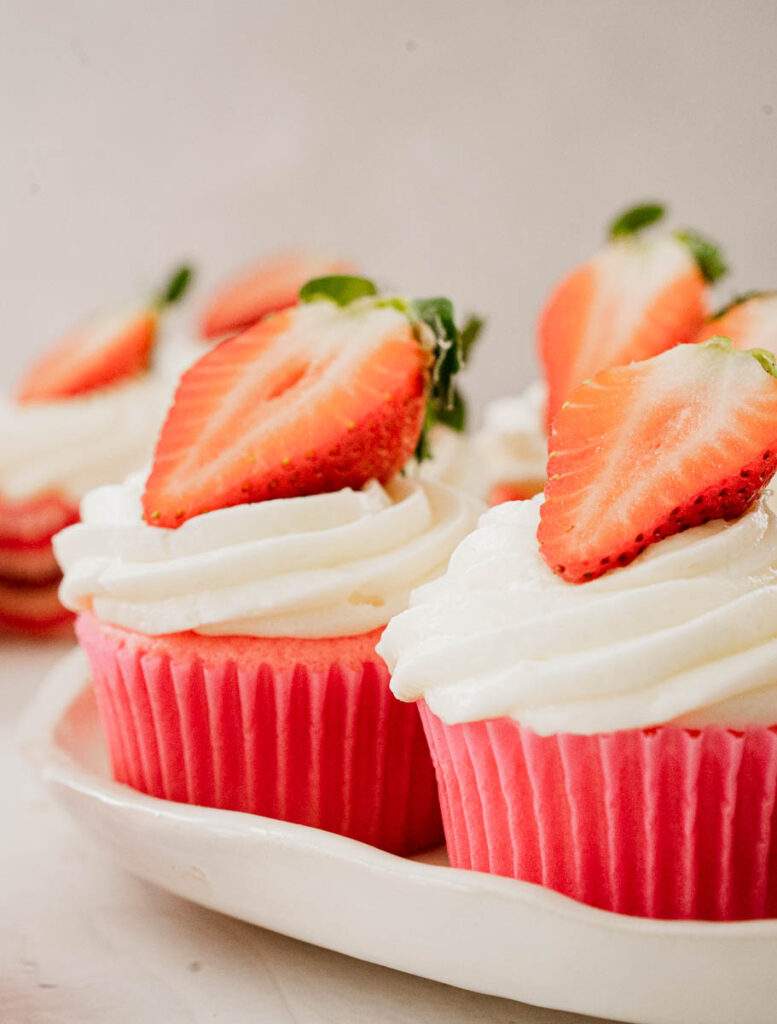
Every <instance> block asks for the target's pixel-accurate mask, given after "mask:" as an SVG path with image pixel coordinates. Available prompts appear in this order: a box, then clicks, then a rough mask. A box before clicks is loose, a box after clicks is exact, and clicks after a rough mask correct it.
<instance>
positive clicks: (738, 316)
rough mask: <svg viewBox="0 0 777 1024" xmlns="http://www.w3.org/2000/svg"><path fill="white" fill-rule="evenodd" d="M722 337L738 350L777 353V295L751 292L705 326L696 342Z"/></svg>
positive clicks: (731, 304)
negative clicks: (754, 349)
mask: <svg viewBox="0 0 777 1024" xmlns="http://www.w3.org/2000/svg"><path fill="white" fill-rule="evenodd" d="M721 334H722V335H724V336H725V337H727V338H730V339H731V341H732V344H733V345H734V348H740V349H746V348H765V349H766V350H767V351H768V352H774V353H777V292H749V293H748V294H747V295H742V296H741V297H740V298H738V299H735V300H734V301H733V302H731V303H729V305H728V306H726V307H725V309H722V310H721V311H720V312H719V313H716V314H715V316H714V317H712V318H711V319H710V320H708V321H707V323H705V324H704V326H703V327H702V328H701V330H700V331H699V333H698V334H697V335H696V337H695V338H694V341H707V340H708V339H709V338H713V337H715V336H716V335H717V336H719V335H721Z"/></svg>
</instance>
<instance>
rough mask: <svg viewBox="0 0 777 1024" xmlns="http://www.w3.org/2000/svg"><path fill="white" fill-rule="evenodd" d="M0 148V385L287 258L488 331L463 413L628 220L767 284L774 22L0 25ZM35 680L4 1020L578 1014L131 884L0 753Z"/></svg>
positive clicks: (708, 9) (740, 16)
mask: <svg viewBox="0 0 777 1024" xmlns="http://www.w3.org/2000/svg"><path fill="white" fill-rule="evenodd" d="M0 126H1V127H2V141H1V142H0V323H2V330H1V331H0V371H1V372H2V378H3V382H4V385H5V386H6V387H10V386H11V382H12V380H13V378H14V377H15V376H16V375H17V374H18V373H19V372H20V370H21V369H22V367H23V366H24V365H25V364H26V363H27V362H28V361H29V359H30V356H31V354H32V353H34V352H36V351H38V350H40V349H42V348H43V347H44V346H45V345H46V344H48V343H50V341H51V340H52V339H53V338H54V337H55V336H56V335H57V334H58V333H59V332H61V331H62V330H63V329H64V328H66V327H67V326H69V325H70V323H71V322H72V321H73V320H77V319H79V318H80V317H82V316H83V315H84V314H85V313H87V312H89V311H91V310H93V309H95V308H99V307H100V306H105V305H111V304H112V303H114V302H116V301H120V300H122V299H124V298H125V297H131V296H133V295H134V294H135V293H136V292H137V291H138V290H140V291H141V292H142V291H143V290H145V289H150V288H152V287H154V286H155V284H156V282H157V281H158V279H159V277H160V276H161V275H163V274H164V273H165V272H166V271H167V270H168V269H169V268H170V267H171V266H172V265H173V264H174V263H175V262H176V261H177V260H178V259H179V258H181V257H186V258H191V259H193V260H194V261H195V262H196V263H197V265H198V266H199V268H200V271H201V276H200V289H199V292H198V293H196V294H195V296H194V298H193V301H192V306H191V312H190V313H189V315H190V316H192V317H193V316H194V314H195V313H196V310H197V306H198V304H199V303H201V301H202V297H203V295H204V294H205V293H206V292H207V289H208V287H209V286H210V285H212V284H213V283H214V282H216V281H217V280H219V279H220V278H221V277H223V276H224V275H226V274H228V273H229V272H230V271H231V270H232V269H234V268H239V267H240V266H241V265H242V264H245V263H246V262H251V261H252V260H253V259H255V258H257V257H258V256H260V255H261V254H262V253H263V252H266V251H267V250H270V249H273V248H275V247H278V246H286V245H289V244H295V243H296V244H302V245H305V244H307V245H311V246H315V247H325V248H328V249H332V250H335V251H337V252H340V253H342V254H343V255H344V256H347V257H350V258H352V259H354V260H356V261H358V262H359V263H360V264H361V266H362V267H363V268H364V269H365V271H367V272H368V273H370V274H373V275H374V276H376V277H378V278H380V279H384V280H386V281H390V282H393V283H395V284H396V285H397V286H398V287H400V288H401V289H402V290H406V291H408V292H414V293H417V294H423V293H439V292H442V293H445V294H449V295H451V296H452V297H453V298H454V299H455V300H456V301H457V303H458V304H459V305H460V306H461V307H462V308H466V309H478V310H483V311H484V312H485V313H486V314H487V315H488V317H489V321H490V333H489V337H488V340H487V341H486V342H485V343H484V345H483V347H482V349H481V351H480V352H479V353H478V356H477V358H476V361H475V365H474V366H473V369H472V372H471V379H470V388H471V391H472V393H473V395H474V397H475V399H476V403H477V404H479V405H482V403H483V402H484V401H485V400H486V399H487V398H489V397H492V396H494V395H496V394H500V393H504V392H508V391H510V390H515V389H517V387H518V386H519V385H521V384H522V383H525V382H526V381H527V380H528V379H529V378H530V376H531V375H532V374H533V372H534V370H533V339H532V325H533V322H534V318H535V315H536V311H537V308H538V306H539V304H540V303H541V301H542V299H543V297H544V295H545V294H546V292H547V290H548V289H549V288H550V287H551V285H552V284H553V283H554V281H555V280H556V279H557V278H558V276H559V275H560V274H561V273H562V272H563V271H564V270H565V269H567V268H569V267H570V266H571V265H573V264H574V263H575V262H577V261H579V260H580V259H582V258H584V257H585V255H586V254H587V253H588V252H589V251H590V250H591V248H592V247H593V246H594V245H595V244H597V242H598V240H599V238H600V237H601V232H602V228H603V225H604V224H605V223H606V221H607V220H608V219H609V218H610V216H611V215H612V214H613V213H614V212H615V211H617V210H618V208H619V207H621V206H623V205H624V204H626V203H628V202H630V201H631V200H632V199H640V198H645V197H658V198H664V199H666V200H668V201H669V202H670V203H671V205H672V207H673V208H674V210H675V212H676V215H677V218H678V222H679V223H681V224H690V225H694V226H697V227H699V228H704V229H706V230H707V231H709V232H710V233H711V234H712V235H713V236H715V237H717V238H718V239H720V241H722V242H723V243H725V247H726V251H727V253H728V255H729V258H730V261H731V263H732V264H733V265H734V267H735V268H736V273H735V275H734V276H733V278H732V280H731V281H730V282H728V283H727V284H726V285H725V286H724V287H723V289H722V291H721V298H722V297H725V296H726V295H727V294H729V293H730V292H731V291H732V290H735V289H736V290H741V289H743V288H749V287H775V286H777V200H776V198H775V185H776V183H777V3H775V2H773V0H765V2H758V0H745V2H742V0H740V2H733V0H732V2H711V0H710V2H708V0H695V2H689V0H685V2H684V0H654V2H650V3H647V2H646V3H639V2H635V0H619V2H618V0H607V2H603V0H591V2H586V0H560V2H559V0H556V2H552V0H544V2H543V0H537V2H521V0H504V2H499V0H479V2H461V0H459V2H453V0H449V2H442V0H440V2H426V3H424V2H421V0H393V2H391V3H371V2H369V0H307V2H301V0H286V2H280V0H279V2H266V0H245V2H238V0H219V2H215V0H213V2H212V0H199V2H193V0H189V2H185V0H155V2H148V0H133V2H132V3H129V2H122V3H119V2H115V0H103V2H97V0H94V2H67V0H65V2H54V0H50V2H36V0H27V2H19V3H16V2H9V0H0ZM51 657H53V652H50V653H49V654H47V653H38V654H34V653H33V652H31V651H30V650H28V649H25V648H23V647H21V646H19V645H17V644H10V645H9V644H6V645H5V646H4V647H3V648H0V658H2V670H3V671H2V679H1V680H0V684H1V685H2V694H3V696H2V701H1V702H0V740H1V741H2V743H1V745H0V754H1V755H2V760H1V762H0V769H1V770H2V787H0V791H1V794H2V809H1V810H0V814H1V815H2V818H3V821H4V823H5V824H6V826H7V827H6V828H5V829H4V832H3V837H2V840H0V853H1V855H2V862H1V863H0V879H1V880H0V898H1V899H2V906H3V910H2V918H3V920H2V925H1V926H0V936H1V941H0V1019H2V1021H3V1024H49V1022H51V1024H54V1022H56V1024H63V1022H72V1024H92V1022H96V1024H102V1022H106V1024H107V1022H110V1024H124V1022H125V1021H126V1022H127V1024H129V1022H132V1024H135V1022H142V1024H151V1022H153V1024H157V1022H159V1024H179V1022H181V1024H184V1022H186V1024H188V1022H197V1024H199V1022H205V1021H219V1022H228V1024H243V1022H246V1021H249V1020H251V1021H253V1020H256V1021H268V1022H272V1024H276V1022H281V1024H286V1022H300V1024H309V1022H316V1024H318V1022H325V1021H326V1022H333V1024H342V1022H361V1021H376V1022H383V1021H391V1022H397V1024H399V1022H402V1024H404V1022H413V1024H419V1022H434V1024H437V1022H440V1024H442V1022H445V1024H465V1022H467V1024H469V1022H476V1021H484V1022H485V1021H489V1022H494V1024H502V1022H508V1021H509V1022H513V1024H517V1022H524V1021H526V1022H532V1024H540V1022H542V1024H544V1022H548V1024H549V1022H550V1021H551V1020H552V1021H554V1022H559V1024H560V1022H561V1021H562V1020H563V1021H567V1020H569V1021H571V1020H572V1018H570V1017H561V1016H556V1015H552V1014H546V1013H544V1012H542V1011H533V1010H527V1009H525V1008H521V1007H518V1006H517V1005H512V1004H508V1003H503V1002H500V1001H496V1000H489V999H484V998H481V997H477V996H471V995H468V994H465V993H460V992H457V991H456V990H453V989H447V988H444V987H442V986H435V985H432V984H431V983H425V982H421V981H418V980H415V979H412V978H409V977H407V976H403V975H397V974H392V973H391V972H387V971H383V970H381V969H379V968H373V967H370V966H368V965H359V964H356V963H354V962H352V961H347V960H345V959H344V958H341V957H336V956H334V955H333V954H328V953H324V952H322V951H317V950H314V949H312V948H311V947H306V946H303V945H301V944H299V943H294V942H291V941H290V940H286V939H282V938H279V937H276V936H272V935H270V934H269V933H266V932H261V931H259V930H255V929H251V928H248V927H247V926H243V925H240V924H238V923H235V922H230V921H228V920H226V919H224V918H220V917H218V916H216V915H212V914H208V913H207V912H205V911H201V910H197V909H195V908H188V907H187V906H186V905H185V904H183V903H181V902H180V901H177V900H174V899H173V898H172V897H166V896H164V895H161V894H159V893H155V892H153V891H152V890H150V889H148V888H146V887H145V886H142V885H141V884H140V883H136V882H134V881H132V880H130V879H128V878H126V877H124V876H123V875H122V874H121V873H120V872H118V871H116V870H115V869H113V868H112V867H111V866H110V865H108V864H107V863H106V862H105V861H104V860H103V859H102V858H100V857H99V856H98V855H97V854H96V853H94V852H92V851H91V849H90V848H89V847H88V846H87V845H86V843H85V842H83V841H82V840H81V838H80V837H79V836H77V835H76V834H75V832H74V831H73V829H72V827H71V826H70V825H69V824H67V823H66V822H65V821H64V819H62V818H60V816H59V812H57V811H56V810H55V809H54V808H52V807H51V806H50V804H49V803H48V801H46V800H45V799H44V798H43V796H42V795H41V794H40V793H39V792H38V791H37V789H36V788H35V786H34V784H33V783H32V782H31V781H30V780H29V779H28V778H27V777H26V775H25V774H24V772H23V770H22V768H21V765H20V764H19V762H18V760H17V759H16V757H15V756H14V755H13V754H12V753H11V751H10V736H11V732H12V728H13V723H14V721H15V718H16V716H17V714H18V712H19V710H20V709H21V707H22V705H23V704H24V703H25V700H26V699H27V698H28V696H29V694H30V693H31V692H32V690H33V689H34V687H35V685H36V682H37V673H39V671H40V668H41V666H42V664H43V662H44V661H45V660H47V659H48V660H50V658H51ZM377 926H379V922H376V927H377ZM194 963H197V964H199V965H200V966H199V968H196V969H195V968H193V967H192V964H194ZM560 969H563V967H562V965H560ZM603 983H606V979H603Z"/></svg>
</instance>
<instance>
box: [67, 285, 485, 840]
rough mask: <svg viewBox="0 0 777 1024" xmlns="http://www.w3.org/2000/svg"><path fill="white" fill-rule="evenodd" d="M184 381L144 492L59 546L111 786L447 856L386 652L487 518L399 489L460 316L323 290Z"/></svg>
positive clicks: (104, 508) (477, 506) (100, 495)
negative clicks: (426, 586)
mask: <svg viewBox="0 0 777 1024" xmlns="http://www.w3.org/2000/svg"><path fill="white" fill-rule="evenodd" d="M300 300H301V301H300V303H299V304H298V305H297V306H295V307H294V308H291V309H287V310H285V311H284V312H281V313H276V314H272V315H270V316H266V317H265V318H264V319H262V320H261V321H259V322H258V323H256V324H254V325H253V326H252V327H250V328H248V329H247V330H246V331H244V332H242V333H240V334H238V335H235V336H234V337H232V338H229V339H227V340H226V341H223V342H222V343H221V344H220V345H217V346H216V347H215V348H214V349H212V350H211V351H210V352H208V353H207V354H206V355H204V356H203V357H202V359H201V360H200V361H199V362H198V363H196V364H195V365H194V366H193V367H191V368H190V369H189V370H188V371H187V372H186V373H185V374H184V376H183V378H182V380H181V383H180V386H179V388H178V391H177V393H176V398H175V402H174V404H173V406H172V408H171V410H170V413H169V415H168V419H167V421H166V423H165V426H164V428H163V430H162V432H161V435H160V439H159V443H158V445H157V448H156V452H155V456H154V461H153V466H152V469H151V473H150V475H149V476H148V479H147V480H144V479H143V478H142V477H140V476H139V475H135V476H134V477H131V478H129V479H128V480H127V481H126V482H125V483H124V484H122V485H120V486H115V487H107V488H101V489H98V490H96V491H94V492H92V493H91V494H89V495H88V496H87V497H86V499H85V500H84V502H83V505H82V512H83V521H82V523H80V524H79V525H76V526H72V527H70V528H69V529H66V530H65V531H63V532H62V533H60V534H59V535H58V536H57V538H56V540H55V545H56V551H57V555H58V558H59V561H60V564H61V565H62V567H63V569H64V573H65V576H64V582H63V585H62V591H61V593H62V596H63V600H64V601H65V603H66V604H67V605H68V607H69V608H71V609H73V610H74V611H77V612H79V613H80V615H79V621H78V625H77V632H78V635H79V638H80V640H81V643H82V645H83V647H84V649H85V651H86V653H87V655H88V657H89V660H90V662H91V667H92V673H93V679H94V684H95V689H96V693H97V697H98V703H99V707H100V713H101V718H102V722H103V726H104V729H105V733H106V737H107V741H108V747H109V751H110V755H111V760H112V764H113V770H114V774H115V777H116V778H117V779H118V780H119V781H121V782H125V783H128V784H129V785H131V786H133V787H135V788H136V789H139V790H141V791H143V792H145V793H149V794H152V795H154V796H157V797H162V798H167V799H171V800H177V801H183V802H189V803H194V804H201V805H206V806H213V807H221V808H227V809H232V810H239V811H246V812H251V813H256V814H261V815H266V816H270V817H276V818H281V819H283V820H287V821H292V822H296V823H299V824H305V825H311V826H315V827H318V828H323V829H326V830H328V831H332V832H338V833H340V834H342V835H346V836H350V837H352V838H355V839H359V840H362V841H364V842H369V843H371V844H373V845H375V846H379V847H382V848H384V849H387V850H391V851H393V852H397V853H411V852H413V851H414V850H420V849H423V848H425V847H427V846H431V845H434V844H436V843H437V842H439V841H440V839H441V837H442V827H441V820H440V809H439V801H438V798H437V792H436V786H435V781H434V773H433V769H432V764H431V759H430V755H429V751H428V747H427V745H426V742H425V740H424V736H423V731H422V727H421V723H420V718H419V716H418V713H417V710H416V709H415V708H413V707H412V706H409V705H403V704H401V703H400V702H398V701H396V700H394V698H393V697H392V696H391V693H390V691H389V676H388V673H387V671H386V668H385V665H384V664H383V662H382V661H381V659H380V658H378V656H377V655H376V653H375V644H376V643H377V641H378V639H379V638H380V635H381V632H382V630H383V628H384V626H385V625H386V623H387V622H388V620H389V619H390V618H391V616H392V615H394V614H395V613H397V612H398V611H401V610H402V609H403V608H405V607H406V605H407V601H408V595H409V593H410V591H411V589H413V587H415V586H417V585H419V584H421V583H423V582H425V581H428V580H430V579H433V578H435V577H437V576H439V575H440V574H441V573H442V572H443V571H444V570H445V567H446V565H447V562H448V558H449V556H450V554H451V552H452V551H453V549H454V548H455V546H456V545H457V544H458V543H459V541H460V540H461V539H462V538H463V537H464V536H466V534H467V533H468V532H469V531H470V530H471V529H472V528H473V527H474V525H475V522H476V519H477V516H478V515H479V513H480V511H481V510H482V509H483V507H484V506H483V505H482V503H480V502H478V501H476V500H474V499H472V498H470V497H469V496H467V495H465V494H464V493H462V492H460V491H457V490H455V489H453V488H450V487H446V486H444V485H441V484H439V483H433V482H430V481H429V480H427V479H424V478H423V477H418V476H416V475H413V474H409V473H404V472H403V470H404V468H405V466H406V464H407V462H408V459H410V458H411V457H413V455H414V453H415V456H416V457H419V458H420V457H422V456H423V455H424V454H426V453H427V450H428V439H427V437H426V432H427V431H429V430H431V429H433V428H434V425H435V424H436V423H439V421H441V420H445V419H446V418H447V417H449V415H450V414H451V413H452V410H453V408H454V405H455V397H454V396H455V389H454V378H455V374H456V373H457V371H458V369H459V366H460V363H461V360H462V342H461V332H459V331H458V330H457V328H456V325H455V323H454V320H453V311H452V308H451V306H450V303H449V302H447V300H442V299H434V300H428V301H410V300H406V299H402V298H398V297H382V296H379V295H377V294H376V290H375V288H374V286H373V285H372V284H371V282H369V281H366V280H364V279H361V278H353V277H343V276H329V277H325V278H322V279H318V280H315V281H312V282H309V283H308V284H307V285H305V287H304V288H303V289H302V291H301V294H300Z"/></svg>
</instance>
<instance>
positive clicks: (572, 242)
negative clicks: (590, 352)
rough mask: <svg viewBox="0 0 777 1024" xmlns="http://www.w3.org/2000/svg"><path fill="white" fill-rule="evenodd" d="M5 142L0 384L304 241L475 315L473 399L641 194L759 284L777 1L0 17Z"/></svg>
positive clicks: (771, 279) (512, 378) (774, 228)
mask: <svg viewBox="0 0 777 1024" xmlns="http://www.w3.org/2000/svg"><path fill="white" fill-rule="evenodd" d="M0 124H2V129H3V140H2V144H0V161H1V162H0V174H1V175H2V179H1V182H0V184H1V186H2V187H1V188H0V224H1V225H2V229H1V230H2V242H1V243H0V281H1V282H2V284H1V285H0V303H2V309H1V310H0V315H1V316H2V325H3V333H2V336H1V339H0V369H2V371H3V376H4V377H6V378H7V379H9V380H10V378H11V377H12V376H13V375H15V374H16V373H17V372H18V370H19V369H20V368H21V366H22V365H23V364H24V362H25V361H26V360H27V359H28V358H29V354H30V353H31V352H33V351H35V350H38V349H40V348H41V347H43V346H44V345H45V344H46V343H47V342H48V341H49V340H50V339H51V338H52V336H54V335H56V333H57V332H58V331H60V330H61V329H62V328H63V327H64V326H67V325H68V323H69V322H70V321H71V320H72V319H73V318H77V317H79V316H80V315H82V314H83V313H84V312H85V311H87V310H89V309H91V308H92V307H94V306H96V305H97V306H99V305H100V304H101V303H102V304H104V303H106V302H110V301H111V300H113V299H120V298H123V297H125V296H127V295H132V293H133V290H134V289H136V288H138V287H142V286H144V285H147V284H148V283H150V282H153V281H154V279H155V278H157V277H158V276H159V275H160V274H162V273H164V271H165V270H166V269H167V268H168V267H170V266H171V265H172V264H173V263H174V262H175V261H176V260H177V259H178V258H179V257H180V256H184V255H185V256H190V257H192V258H193V259H195V260H196V261H197V263H198V264H199V265H200V268H201V272H202V273H201V291H202V290H203V289H204V288H205V287H206V285H207V284H208V283H212V282H213V281H214V280H216V279H217V278H218V277H219V276H221V275H223V274H224V273H225V272H227V271H228V270H229V269H230V268H232V267H236V266H239V265H240V264H241V263H242V262H245V261H246V260H251V259H252V258H253V257H255V256H256V255H257V254H260V253H261V252H262V251H264V250H266V249H270V248H272V247H274V246H279V245H284V244H288V243H290V242H292V243H293V242H299V243H306V242H307V243H311V244H315V245H324V246H327V247H329V248H333V249H336V250H339V251H341V252H342V253H344V254H346V255H349V256H352V257H354V258H356V259H357V260H359V261H360V262H361V263H362V265H363V266H364V267H365V268H366V269H367V270H368V271H370V272H371V273H373V274H374V275H377V276H378V277H381V278H384V279H388V280H391V281H394V282H396V283H397V284H398V285H400V286H401V287H403V288H405V289H407V290H413V291H416V292H419V293H426V292H444V293H447V294H450V295H451V296H453V297H454V298H455V299H456V300H457V301H458V303H459V304H460V305H461V306H462V307H466V308H478V309H482V310H484V311H485V312H486V313H487V314H488V315H489V318H490V328H491V329H490V336H489V338H488V341H487V343H486V344H485V345H484V347H483V349H482V351H481V352H480V354H479V357H478V359H477V360H476V363H475V365H474V367H473V369H472V371H471V381H470V387H471V390H472V391H473V393H474V395H475V398H476V399H477V401H478V402H479V403H482V401H483V400H485V399H486V398H488V397H491V396H493V395H496V394H498V393H502V392H505V391H508V390H510V389H511V388H512V387H517V386H518V385H520V384H521V383H523V382H525V381H526V380H528V378H529V376H530V375H531V373H532V372H533V352H532V323H533V319H534V315H535V312H536V309H537V306H538V304H539V303H540V301H541V300H542V298H543V296H544V294H545V293H546V291H547V289H548V287H549V286H550V285H551V284H552V283H553V282H554V279H556V278H557V276H558V275H559V274H560V273H561V272H562V271H563V270H564V269H565V268H567V267H568V266H569V265H571V264H572V263H574V262H575V261H577V260H579V259H580V258H581V257H582V256H584V255H585V254H586V253H587V252H588V251H589V249H590V248H591V247H592V246H593V245H594V244H595V243H596V242H597V240H598V238H599V236H600V232H601V228H602V224H603V222H604V221H605V220H606V219H607V218H608V217H609V216H610V214H611V213H612V212H613V211H614V210H615V209H617V208H618V207H619V206H621V205H622V204H623V203H624V202H628V201H630V200H631V199H632V198H641V197H646V196H657V197H662V198H665V199H667V200H668V201H670V202H671V204H672V206H673V207H674V208H675V210H676V213H677V216H678V218H679V219H680V220H681V221H682V222H683V223H688V224H692V225H696V226H698V227H704V228H706V229H708V230H709V231H710V232H711V233H713V234H714V235H716V236H718V237H719V238H720V239H721V240H722V241H724V242H725V243H726V247H727V251H728V254H729V256H730V259H731V262H732V263H733V264H734V266H735V268H736V274H735V276H734V278H733V279H732V280H731V281H730V282H729V283H728V284H726V285H724V286H723V288H722V295H725V294H727V293H728V292H729V291H730V290H731V288H732V287H736V288H738V289H741V288H744V287H753V286H761V287H764V286H766V287H768V286H777V201H776V200H775V184H776V183H777V2H775V0H766V2H757V0H749V2H748V0H739V2H728V3H724V2H704V0H695V2H692V0H687V2H667V0H659V2H650V3H638V2H614V0H595V2H585V0H560V2H554V0H547V2H544V3H543V2H525V0H523V2H522V0H514V2H498V0H480V2H477V3H470V2H461V0H459V2H447V3H446V2H442V0H434V2H426V3H423V2H412V0H394V2H391V3H387V2H381V3H370V2H369V0H345V2H343V0H307V2H303V0H288V2H285V3H284V2H265V0H255V2H247V0H246V2H238V0H220V2H217V0H199V2H195V0H189V2H183V0H156V2H147V0H133V2H121V3H119V2H116V0H103V2H91V3H89V2H55V0H49V2H40V0H38V2H36V0H27V2H18V3H17V2H9V0H4V2H3V0H0ZM200 294H201V292H200ZM198 297H199V296H198Z"/></svg>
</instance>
